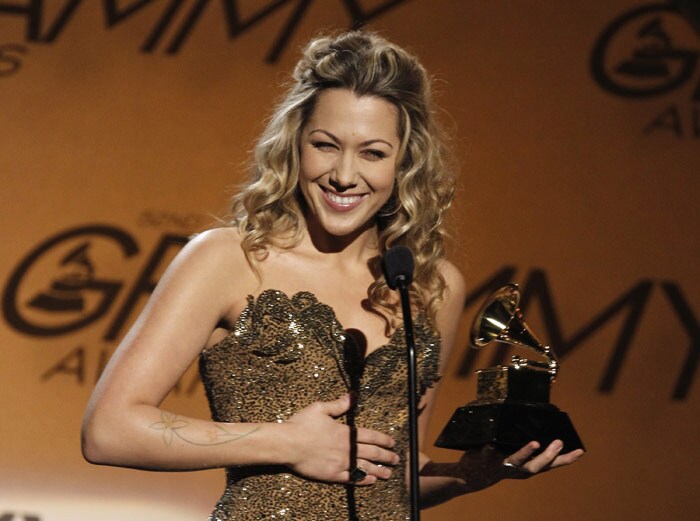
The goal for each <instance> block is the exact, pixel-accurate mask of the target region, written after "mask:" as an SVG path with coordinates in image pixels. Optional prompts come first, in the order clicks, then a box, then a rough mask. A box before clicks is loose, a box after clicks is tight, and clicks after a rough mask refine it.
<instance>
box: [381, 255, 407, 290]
mask: <svg viewBox="0 0 700 521" xmlns="http://www.w3.org/2000/svg"><path fill="white" fill-rule="evenodd" d="M382 271H384V278H386V283H387V285H388V286H389V287H390V288H391V289H396V288H398V287H400V286H402V287H408V285H409V284H411V282H412V281H413V254H412V253H411V250H409V249H408V248H407V247H406V246H392V247H391V248H389V249H388V250H387V251H386V252H385V253H384V255H383V256H382Z"/></svg>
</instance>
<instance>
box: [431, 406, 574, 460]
mask: <svg viewBox="0 0 700 521" xmlns="http://www.w3.org/2000/svg"><path fill="white" fill-rule="evenodd" d="M554 440H561V441H563V442H564V448H563V449H562V453H566V452H571V451H572V450H576V449H579V448H581V449H582V448H584V446H583V443H582V442H581V439H580V438H579V437H578V434H577V433H576V430H575V429H574V426H573V424H572V423H571V420H569V416H568V415H567V414H566V413H565V412H562V411H560V410H559V409H558V408H557V407H556V406H554V405H552V404H541V403H540V404H528V403H508V402H504V403H487V404H474V405H466V406H465V407H460V408H459V409H457V410H456V411H455V413H454V415H453V416H452V419H451V420H450V421H449V422H448V424H447V425H446V426H445V428H444V429H443V431H442V434H440V437H439V438H438V440H437V441H436V442H435V445H436V446H437V447H442V448H444V449H455V450H467V449H472V448H475V447H480V446H483V445H488V444H493V445H496V446H497V447H498V448H500V449H503V450H504V451H510V452H513V451H516V450H518V449H520V448H521V447H524V446H525V445H526V444H527V443H529V442H531V441H538V442H539V443H540V447H541V449H540V450H543V449H544V448H546V447H547V445H549V444H550V443H551V442H552V441H554Z"/></svg>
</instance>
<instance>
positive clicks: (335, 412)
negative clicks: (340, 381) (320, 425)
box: [318, 393, 352, 418]
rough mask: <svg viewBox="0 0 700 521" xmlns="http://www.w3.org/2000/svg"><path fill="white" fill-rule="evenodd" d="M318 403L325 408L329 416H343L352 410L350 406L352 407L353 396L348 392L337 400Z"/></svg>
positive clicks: (324, 410)
mask: <svg viewBox="0 0 700 521" xmlns="http://www.w3.org/2000/svg"><path fill="white" fill-rule="evenodd" d="M318 403H319V404H320V405H321V407H322V408H323V412H325V413H326V414H328V416H333V417H334V418H337V417H338V416H342V415H343V414H345V413H346V412H348V411H349V410H350V407H352V398H351V396H350V394H349V393H348V394H344V395H343V396H341V397H340V398H338V399H337V400H333V401H332V402H318Z"/></svg>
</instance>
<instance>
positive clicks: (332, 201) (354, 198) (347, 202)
mask: <svg viewBox="0 0 700 521" xmlns="http://www.w3.org/2000/svg"><path fill="white" fill-rule="evenodd" d="M321 193H322V194H323V200H324V201H325V202H326V204H327V205H328V206H329V207H330V208H331V209H333V210H335V211H336V212H349V211H351V210H354V209H355V208H357V207H358V206H359V205H360V204H361V203H362V200H363V199H364V198H365V197H366V196H367V194H337V193H335V192H330V191H328V190H327V189H324V188H322V187H321Z"/></svg>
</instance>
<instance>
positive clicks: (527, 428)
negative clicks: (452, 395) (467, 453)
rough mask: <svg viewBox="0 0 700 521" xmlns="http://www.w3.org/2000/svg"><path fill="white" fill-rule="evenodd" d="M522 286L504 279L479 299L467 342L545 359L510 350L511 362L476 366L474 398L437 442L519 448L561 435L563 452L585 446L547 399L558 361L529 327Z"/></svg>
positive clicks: (441, 444) (465, 446)
mask: <svg viewBox="0 0 700 521" xmlns="http://www.w3.org/2000/svg"><path fill="white" fill-rule="evenodd" d="M519 303H520V290H519V289H518V286H517V285H516V284H508V285H507V286H504V287H502V288H501V289H499V290H498V291H496V292H495V293H494V294H493V295H491V296H490V297H489V298H488V299H487V301H486V302H485V303H484V304H483V305H482V307H481V309H480V310H479V312H478V313H477V315H476V319H475V320H474V323H473V324H472V329H471V335H470V342H471V345H472V347H474V348H476V349H478V348H481V347H484V346H486V345H487V344H490V343H491V342H494V341H496V342H502V343H505V344H509V345H515V346H520V347H525V348H528V349H530V350H533V351H535V352H536V353H538V354H539V355H540V356H542V357H543V358H544V359H545V361H537V360H528V359H526V358H521V357H520V356H518V355H514V356H513V358H512V359H511V365H509V366H505V367H504V366H496V367H490V368H488V369H481V370H479V371H477V398H476V400H474V401H472V402H469V403H468V404H467V405H465V406H464V407H460V408H459V409H457V410H456V411H455V413H454V415H453V416H452V419H451V420H450V421H449V422H448V424H447V425H446V426H445V428H444V429H443V431H442V434H440V436H439V438H438V440H437V442H436V443H435V445H436V446H438V447H442V448H446V449H457V450H466V449H469V448H474V447H479V446H482V445H486V444H494V445H496V446H498V447H499V448H502V449H504V450H517V449H519V448H521V447H523V446H524V445H526V444H527V443H529V442H531V441H538V442H539V443H540V446H541V447H542V448H545V447H546V446H547V445H549V444H550V443H551V442H552V441H554V440H557V439H558V440H562V441H563V442H564V448H563V449H562V452H564V453H566V452H570V451H572V450H575V449H578V448H583V443H582V442H581V440H580V438H579V437H578V434H577V433H576V430H575V429H574V426H573V424H572V423H571V421H570V420H569V416H568V415H567V414H566V413H565V412H563V411H560V410H559V408H558V407H556V406H555V405H553V404H551V403H550V402H549V391H550V386H551V383H552V382H553V381H554V378H555V376H556V375H557V372H558V370H559V362H558V361H557V358H556V356H555V355H554V353H553V351H552V350H551V348H550V347H548V346H544V345H542V343H541V342H540V341H539V340H538V339H537V338H536V337H535V335H534V334H533V333H532V331H530V328H529V327H528V325H527V324H526V323H525V321H524V320H523V315H522V313H521V311H520V309H519V308H518V304H519Z"/></svg>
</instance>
